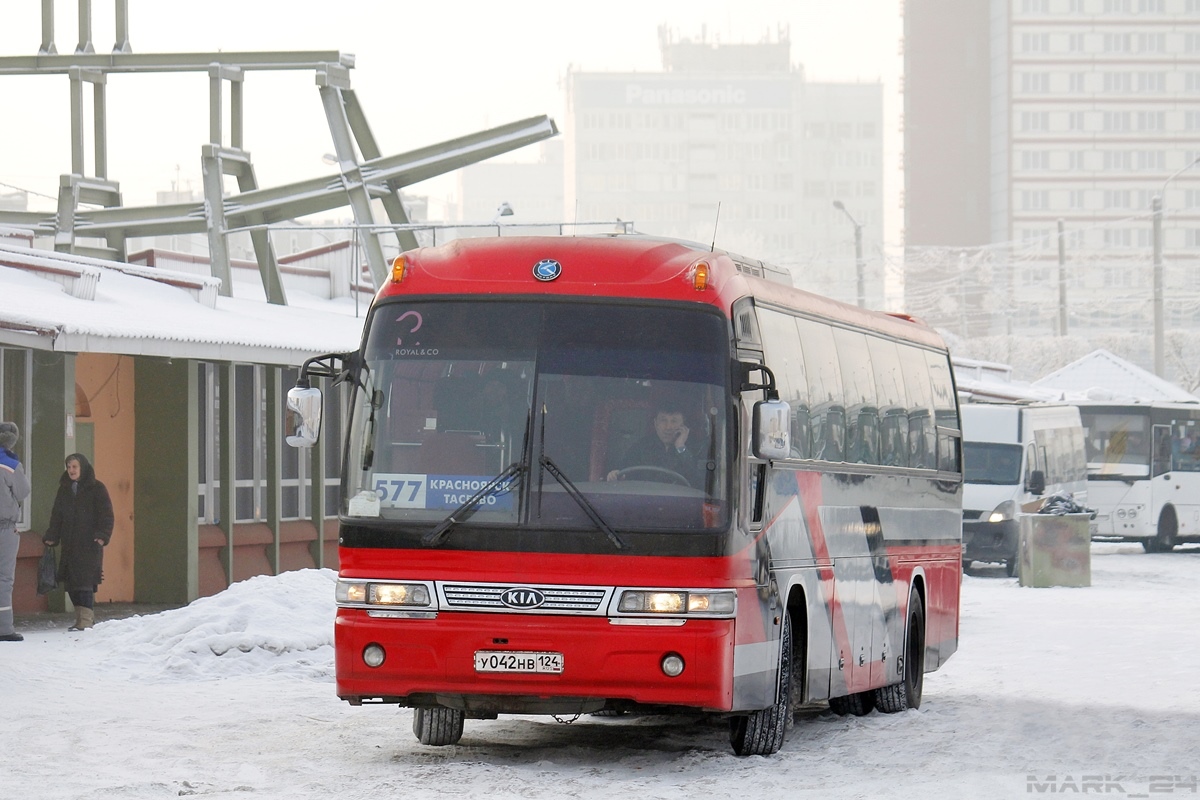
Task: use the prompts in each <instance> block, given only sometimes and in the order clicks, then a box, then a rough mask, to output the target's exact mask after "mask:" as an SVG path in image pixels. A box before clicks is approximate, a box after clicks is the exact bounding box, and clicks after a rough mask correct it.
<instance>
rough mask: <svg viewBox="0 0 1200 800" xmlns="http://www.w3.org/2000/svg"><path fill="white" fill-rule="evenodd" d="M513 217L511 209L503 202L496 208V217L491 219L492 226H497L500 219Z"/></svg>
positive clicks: (507, 203)
mask: <svg viewBox="0 0 1200 800" xmlns="http://www.w3.org/2000/svg"><path fill="white" fill-rule="evenodd" d="M512 215H513V207H512V206H511V205H509V202H508V201H507V200H505V201H504V202H503V203H501V204H500V205H499V206H497V208H496V216H494V217H492V224H493V225H498V224H499V223H500V218H501V217H511V216H512Z"/></svg>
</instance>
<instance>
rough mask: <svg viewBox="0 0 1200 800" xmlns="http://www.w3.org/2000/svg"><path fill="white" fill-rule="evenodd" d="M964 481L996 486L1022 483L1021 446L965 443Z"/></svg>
mask: <svg viewBox="0 0 1200 800" xmlns="http://www.w3.org/2000/svg"><path fill="white" fill-rule="evenodd" d="M963 469H964V475H963V480H964V481H965V482H966V483H984V484H992V485H996V486H1015V485H1016V484H1018V483H1020V482H1021V445H1019V444H996V443H993V442H967V441H964V442H963Z"/></svg>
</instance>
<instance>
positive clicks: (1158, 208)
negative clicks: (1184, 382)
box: [1150, 156, 1200, 378]
mask: <svg viewBox="0 0 1200 800" xmlns="http://www.w3.org/2000/svg"><path fill="white" fill-rule="evenodd" d="M1197 164H1200V156H1197V157H1196V158H1193V159H1192V160H1191V161H1189V162H1188V163H1187V164H1185V165H1184V166H1182V167H1180V168H1179V169H1177V170H1175V171H1174V172H1173V173H1171V174H1170V175H1169V176H1168V177H1167V179H1166V180H1165V181H1163V184H1162V188H1161V189H1159V190H1158V194H1156V195H1154V198H1153V199H1152V200H1151V201H1150V211H1151V215H1152V217H1153V219H1154V304H1153V305H1154V374H1155V375H1157V376H1158V377H1160V378H1162V377H1164V376H1163V373H1164V372H1165V371H1166V370H1165V365H1164V363H1163V362H1164V358H1163V352H1164V349H1163V254H1162V248H1163V241H1162V215H1163V195H1165V194H1166V193H1167V184H1168V183H1170V182H1171V181H1173V180H1175V179H1176V178H1177V177H1179V176H1180V175H1181V174H1183V173H1184V172H1187V171H1188V170H1189V169H1191V168H1192V167H1194V166H1196V165H1197Z"/></svg>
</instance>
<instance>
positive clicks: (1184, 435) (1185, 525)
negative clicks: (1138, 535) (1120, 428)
mask: <svg viewBox="0 0 1200 800" xmlns="http://www.w3.org/2000/svg"><path fill="white" fill-rule="evenodd" d="M1152 430H1153V433H1152V437H1153V442H1154V449H1153V451H1152V454H1151V462H1150V472H1151V475H1152V477H1151V480H1150V486H1151V491H1150V494H1151V499H1152V502H1153V503H1154V510H1155V511H1156V512H1158V511H1159V510H1160V509H1162V508H1163V506H1165V505H1171V506H1172V507H1173V508H1174V509H1175V518H1176V521H1177V522H1178V525H1179V528H1178V533H1180V534H1184V535H1190V534H1194V533H1195V532H1196V531H1197V530H1200V497H1197V492H1196V487H1195V486H1193V485H1192V484H1193V483H1194V482H1195V481H1194V480H1193V479H1194V477H1195V475H1194V473H1195V472H1196V471H1197V470H1198V469H1200V466H1198V465H1197V459H1196V457H1197V448H1196V444H1195V439H1194V434H1195V429H1194V428H1193V427H1191V426H1189V425H1188V424H1187V421H1184V420H1172V424H1170V425H1155V426H1154V427H1153V429H1152ZM1146 525H1147V526H1149V529H1150V530H1152V531H1153V530H1154V529H1155V528H1156V527H1157V525H1158V517H1157V516H1155V517H1153V518H1152V519H1149V520H1147V521H1146Z"/></svg>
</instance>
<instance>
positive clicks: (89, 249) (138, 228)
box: [0, 0, 558, 304]
mask: <svg viewBox="0 0 1200 800" xmlns="http://www.w3.org/2000/svg"><path fill="white" fill-rule="evenodd" d="M78 2H79V42H78V44H77V45H76V48H75V52H74V53H73V54H70V55H59V54H58V52H57V48H56V46H55V43H54V3H53V0H42V41H41V45H40V47H39V49H38V54H37V55H35V56H6V57H0V76H10V75H11V76H18V75H21V76H27V75H56V74H57V75H61V74H65V75H66V76H67V77H68V79H69V80H70V84H71V92H70V104H71V172H70V173H69V174H64V175H62V176H61V177H60V179H59V188H58V210H57V213H55V214H54V215H53V216H47V215H46V214H45V213H38V212H28V211H7V212H0V224H2V225H7V226H11V227H17V228H21V229H24V230H28V231H30V232H32V233H34V234H35V235H48V236H52V237H53V240H54V249H55V250H56V251H58V252H62V253H75V254H81V255H88V256H92V257H96V258H103V259H109V260H115V261H123V260H124V259H125V258H126V256H127V255H128V254H127V252H126V246H125V242H126V240H127V239H129V238H133V237H140V236H155V235H163V234H168V235H169V234H189V233H201V232H207V234H208V244H209V260H210V263H211V270H212V275H213V276H214V277H216V278H219V279H220V281H221V288H220V292H221V294H222V295H225V296H232V273H231V266H230V256H229V247H228V243H227V236H228V234H229V233H230V231H233V230H238V229H249V230H250V238H251V243H252V245H253V248H254V254H255V259H256V260H257V262H258V266H259V273H260V275H261V277H262V283H263V290H264V292H265V293H266V297H267V299H268V301H269V302H271V303H277V304H286V303H287V297H286V295H285V292H284V288H283V282H282V281H281V280H280V276H279V265H278V262H277V260H276V257H275V252H274V248H273V247H272V245H271V239H270V235H269V231H268V230H267V229H266V227H265V226H268V225H270V224H272V223H279V222H284V221H291V220H294V219H295V218H297V217H302V216H305V215H308V214H314V213H318V212H321V211H328V210H330V209H334V208H340V207H344V206H347V205H348V206H350V208H351V211H352V213H353V216H354V222H355V225H356V226H357V227H358V228H359V229H360V230H361V231H362V240H363V245H364V250H365V253H366V258H367V262H368V264H369V266H370V268H371V274H372V276H373V277H374V280H375V284H376V286H378V285H380V284H381V283H382V282H383V281H384V280H385V279H386V277H387V270H388V267H387V264H386V263H385V258H384V252H383V245H382V243H381V240H380V237H381V236H385V235H387V234H388V233H389V232H390V233H391V234H393V235H395V237H396V242H397V244H398V246H399V248H400V249H401V250H409V249H412V248H414V247H416V246H417V241H416V237H415V236H414V235H413V233H412V232H411V230H408V229H405V228H403V227H397V228H396V229H393V230H391V231H388V230H386V226H383V225H377V224H376V219H375V212H374V209H373V205H372V202H371V201H372V200H379V201H380V204H381V205H382V207H383V211H384V213H385V214H386V215H387V218H388V221H389V222H390V223H391V224H392V225H394V226H405V225H407V224H408V223H409V222H410V220H409V218H408V214H407V213H406V211H405V209H404V205H403V203H402V202H401V194H400V192H401V189H402V188H403V187H405V186H409V185H411V184H414V183H418V182H420V181H423V180H427V179H429V178H432V177H435V176H438V175H442V174H445V173H447V172H451V171H453V170H456V169H459V168H461V167H464V166H467V165H469V164H474V163H476V162H478V161H482V160H484V159H487V158H491V157H492V156H496V155H500V154H502V153H507V152H510V151H512V150H516V149H518V148H521V147H524V146H525V145H528V144H533V143H534V142H538V141H541V140H543V139H546V138H549V137H551V136H554V135H556V134H557V133H558V129H557V127H556V126H555V124H554V121H553V120H552V119H550V118H549V117H547V116H539V117H532V118H529V119H525V120H521V121H518V122H513V123H510V124H508V125H502V126H499V127H496V128H491V129H488V130H485V131H480V132H479V133H474V134H470V135H468V136H463V137H461V138H458V139H452V140H449V141H445V142H441V143H440V144H435V145H431V146H428V147H424V148H421V149H419V150H414V151H411V152H408V153H402V154H399V155H392V156H384V155H383V154H382V153H381V152H380V149H379V147H378V145H377V143H376V141H375V137H374V135H373V134H372V132H371V129H370V126H369V125H368V123H367V118H366V114H365V113H364V112H363V109H362V105H361V104H360V102H359V100H358V97H357V95H356V94H355V93H354V91H353V90H352V89H351V88H350V70H351V69H352V68H353V67H354V57H353V56H351V55H349V54H343V53H340V52H338V51H336V50H330V51H296V52H245V53H224V52H216V53H162V54H135V53H133V52H132V48H131V47H130V44H129V37H128V30H129V25H128V21H129V10H128V0H114V3H115V7H116V11H115V13H116V40H117V41H116V42H115V43H114V45H113V50H112V52H111V53H110V54H107V55H105V54H97V53H96V52H95V47H94V46H93V44H92V41H91V38H92V37H91V30H92V23H91V17H92V12H91V0H78ZM255 70H270V71H278V70H302V71H303V70H308V71H311V72H312V73H313V75H314V76H315V79H316V85H317V88H318V91H319V94H320V99H321V104H322V107H323V108H324V111H325V117H326V120H327V121H328V123H329V132H330V134H331V136H332V138H333V146H334V150H335V154H336V156H337V160H338V174H337V175H335V176H331V177H320V178H313V179H310V180H304V181H299V182H296V183H290V184H285V185H282V186H276V187H271V188H261V187H259V186H258V182H257V180H256V179H255V177H254V167H253V164H252V162H251V158H250V153H249V152H248V151H246V150H245V149H244V147H243V138H242V130H243V119H244V108H243V105H244V104H243V91H242V89H243V82H244V80H245V78H246V74H247V73H248V72H252V71H255ZM175 72H207V73H208V76H209V141H208V142H207V143H205V144H204V145H203V146H202V147H201V155H200V161H201V173H202V175H203V186H204V201H203V202H200V203H176V204H170V205H158V206H124V205H122V203H121V193H120V185H119V184H118V182H117V181H114V180H111V179H110V178H109V175H108V119H107V114H106V96H105V87H106V83H107V79H108V75H110V74H146V73H175ZM84 84H91V86H92V94H93V103H92V112H93V113H92V117H93V119H92V132H93V134H92V138H93V147H94V158H93V163H94V171H95V174H94V175H88V174H86V169H85V158H84V155H85V152H86V135H85V119H84V117H85V108H84V102H83V98H84ZM226 84H228V87H229V92H228V113H229V141H228V143H226V142H224V141H223V128H224V125H223V123H224V119H223V116H222V115H223V113H224V111H225V108H226V98H225V91H224V89H225V86H226ZM225 176H231V177H234V178H235V179H236V180H237V185H238V193H237V194H231V195H228V196H227V195H225V192H224V178H225ZM85 206H91V207H90V208H87V207H85ZM101 240H102V241H103V244H100V243H99V242H100V241H101Z"/></svg>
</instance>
